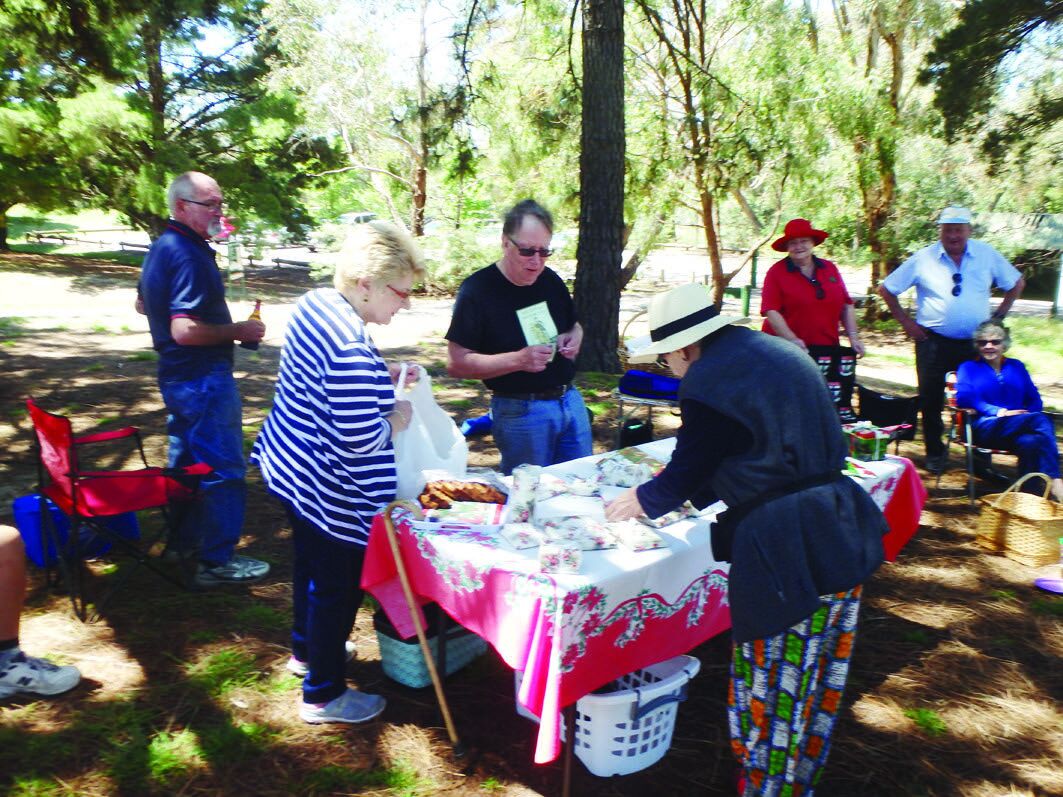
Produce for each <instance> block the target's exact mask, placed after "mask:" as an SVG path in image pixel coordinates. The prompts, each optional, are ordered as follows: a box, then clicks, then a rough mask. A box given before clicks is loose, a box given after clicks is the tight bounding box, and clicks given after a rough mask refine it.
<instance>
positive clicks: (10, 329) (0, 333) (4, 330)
mask: <svg viewBox="0 0 1063 797" xmlns="http://www.w3.org/2000/svg"><path fill="white" fill-rule="evenodd" d="M26 332H27V330H26V319H25V318H20V317H19V316H0V340H3V341H8V340H14V339H15V338H21V337H22V336H23V335H25V334H26Z"/></svg>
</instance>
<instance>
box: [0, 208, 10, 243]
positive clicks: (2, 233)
mask: <svg viewBox="0 0 1063 797" xmlns="http://www.w3.org/2000/svg"><path fill="white" fill-rule="evenodd" d="M9 208H10V205H0V252H10V251H11V247H10V246H8V244H7V211H8V209H9Z"/></svg>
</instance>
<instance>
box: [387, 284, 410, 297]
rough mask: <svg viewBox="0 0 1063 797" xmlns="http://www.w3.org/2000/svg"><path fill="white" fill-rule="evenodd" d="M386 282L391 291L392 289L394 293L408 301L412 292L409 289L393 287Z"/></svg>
mask: <svg viewBox="0 0 1063 797" xmlns="http://www.w3.org/2000/svg"><path fill="white" fill-rule="evenodd" d="M384 284H385V285H387V286H388V290H389V291H391V292H392V293H393V294H395V295H396V296H398V297H399V298H400V299H402V300H403V301H406V300H407V299H409V298H410V292H409V291H400V290H399V289H398V288H393V287H391V285H390V284H388V283H384Z"/></svg>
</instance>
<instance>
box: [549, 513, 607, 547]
mask: <svg viewBox="0 0 1063 797" xmlns="http://www.w3.org/2000/svg"><path fill="white" fill-rule="evenodd" d="M543 536H544V537H545V538H546V540H547V541H548V542H571V543H573V544H575V545H578V546H579V547H580V548H581V549H582V550H584V551H601V550H605V549H606V548H615V547H616V538H615V537H613V535H612V534H610V533H609V529H608V528H606V525H605V523H600V522H598V521H596V520H591V519H590V518H585V517H566V518H557V519H554V520H548V521H546V522H545V523H544V524H543Z"/></svg>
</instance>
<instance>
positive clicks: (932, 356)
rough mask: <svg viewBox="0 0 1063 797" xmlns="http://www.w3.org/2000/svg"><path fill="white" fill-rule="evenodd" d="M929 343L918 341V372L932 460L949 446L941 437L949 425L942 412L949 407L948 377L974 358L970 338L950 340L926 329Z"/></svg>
mask: <svg viewBox="0 0 1063 797" xmlns="http://www.w3.org/2000/svg"><path fill="white" fill-rule="evenodd" d="M924 331H925V332H926V333H927V338H926V340H917V341H916V342H915V371H916V375H917V376H918V378H919V410H920V412H922V414H923V440H924V443H925V445H926V454H927V456H928V457H936V456H939V455H941V454H942V453H943V452H944V450H945V444H944V443H943V442H942V440H941V435H942V433H944V431H945V425H944V423H942V420H941V411H942V410H943V409H944V407H945V374H947V373H948V372H949V371H955V370H956V369H957V368H959V367H960V363H962V362H966V361H967V360H970V359H972V358H973V357H974V348H973V347H972V345H971V339H970V338H946V337H944V336H943V335H938V334H937V333H936V332H931V331H929V330H926V329H924Z"/></svg>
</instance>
